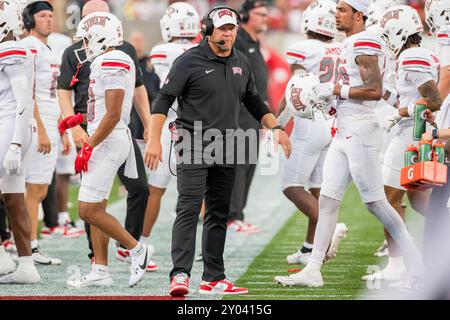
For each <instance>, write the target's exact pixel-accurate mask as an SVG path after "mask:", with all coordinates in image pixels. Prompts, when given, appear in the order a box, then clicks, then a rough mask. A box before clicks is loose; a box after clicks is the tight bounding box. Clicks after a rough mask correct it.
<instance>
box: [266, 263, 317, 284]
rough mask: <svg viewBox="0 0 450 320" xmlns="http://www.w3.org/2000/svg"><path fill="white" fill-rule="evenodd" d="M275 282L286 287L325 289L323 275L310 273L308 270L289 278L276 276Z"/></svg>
mask: <svg viewBox="0 0 450 320" xmlns="http://www.w3.org/2000/svg"><path fill="white" fill-rule="evenodd" d="M274 280H275V282H276V283H278V284H281V285H283V286H284V287H290V286H299V287H312V288H318V287H323V279H322V273H321V272H320V271H315V272H313V271H309V270H308V269H307V268H305V269H303V270H302V271H300V272H297V273H294V274H291V275H289V276H276V277H275V278H274Z"/></svg>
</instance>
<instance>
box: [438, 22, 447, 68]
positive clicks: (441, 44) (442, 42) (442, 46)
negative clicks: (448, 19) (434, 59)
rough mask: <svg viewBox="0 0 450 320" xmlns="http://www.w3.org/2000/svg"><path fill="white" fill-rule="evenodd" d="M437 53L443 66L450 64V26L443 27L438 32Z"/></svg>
mask: <svg viewBox="0 0 450 320" xmlns="http://www.w3.org/2000/svg"><path fill="white" fill-rule="evenodd" d="M436 39H437V42H436V54H437V56H438V58H439V60H440V62H441V66H448V65H450V27H447V28H441V29H440V30H439V32H438V33H437V34H436Z"/></svg>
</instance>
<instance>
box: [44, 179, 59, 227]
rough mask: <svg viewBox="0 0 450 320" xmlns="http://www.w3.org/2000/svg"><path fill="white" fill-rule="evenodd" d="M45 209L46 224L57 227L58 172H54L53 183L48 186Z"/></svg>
mask: <svg viewBox="0 0 450 320" xmlns="http://www.w3.org/2000/svg"><path fill="white" fill-rule="evenodd" d="M42 209H43V210H44V224H45V226H46V227H48V228H53V227H57V226H58V225H59V223H58V214H59V212H58V199H57V196H56V174H55V173H53V178H52V183H50V185H49V186H48V191H47V196H46V197H45V199H44V200H43V201H42Z"/></svg>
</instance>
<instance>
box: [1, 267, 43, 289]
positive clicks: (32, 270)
mask: <svg viewBox="0 0 450 320" xmlns="http://www.w3.org/2000/svg"><path fill="white" fill-rule="evenodd" d="M39 281H41V276H40V275H39V272H38V271H37V269H36V267H35V266H34V265H31V266H30V267H29V268H26V269H25V270H23V268H21V269H19V268H18V269H17V270H16V271H14V272H13V273H9V274H7V275H5V276H2V277H0V284H32V283H38V282H39Z"/></svg>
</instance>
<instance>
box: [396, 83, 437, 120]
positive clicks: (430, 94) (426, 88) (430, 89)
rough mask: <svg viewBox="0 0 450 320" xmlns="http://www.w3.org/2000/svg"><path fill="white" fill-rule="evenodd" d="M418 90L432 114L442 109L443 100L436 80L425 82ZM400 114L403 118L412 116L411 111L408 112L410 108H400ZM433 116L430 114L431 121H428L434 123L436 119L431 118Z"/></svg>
mask: <svg viewBox="0 0 450 320" xmlns="http://www.w3.org/2000/svg"><path fill="white" fill-rule="evenodd" d="M417 90H419V93H420V94H421V95H422V97H423V100H425V102H426V104H427V107H428V109H430V110H431V112H435V111H438V110H439V109H440V108H441V104H442V100H441V97H440V95H439V90H438V87H437V84H436V82H435V81H434V80H429V81H427V82H425V83H424V84H422V85H420V86H419V87H418V88H417ZM410 107H411V106H410ZM398 112H399V115H400V116H402V117H409V116H411V114H410V113H411V110H408V107H403V106H402V107H401V108H399V110H398ZM431 116H432V114H431V113H430V120H427V121H434V117H433V118H431Z"/></svg>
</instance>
